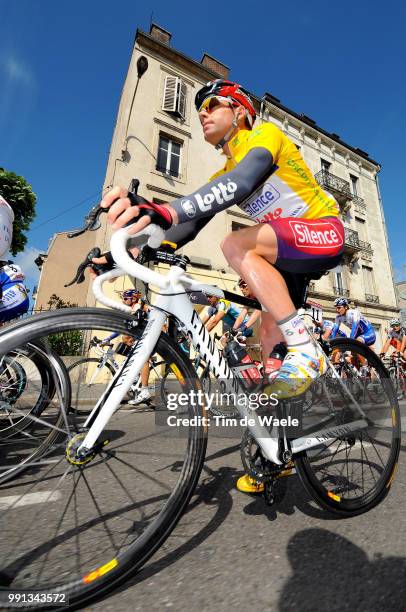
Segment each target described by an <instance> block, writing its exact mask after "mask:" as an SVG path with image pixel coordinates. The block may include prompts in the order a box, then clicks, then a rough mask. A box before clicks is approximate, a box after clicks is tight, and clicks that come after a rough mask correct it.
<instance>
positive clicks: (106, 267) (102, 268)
mask: <svg viewBox="0 0 406 612" xmlns="http://www.w3.org/2000/svg"><path fill="white" fill-rule="evenodd" d="M100 256H101V250H100V249H99V247H95V248H94V249H92V250H91V251H89V252H88V254H87V255H86V257H85V259H84V260H83V261H82V262H81V263H80V264H79V266H78V269H77V272H76V275H75V278H74V279H73V280H71V282H70V283H68V284H67V285H64V287H70V286H71V285H74V284H75V283H77V284H78V285H80V284H81V283H83V281H84V280H85V270H86V268H93V269H94V270H96V271H97V272H109V271H110V270H111V269H112V266H111V265H110V264H96V263H93V262H92V259H93V257H100Z"/></svg>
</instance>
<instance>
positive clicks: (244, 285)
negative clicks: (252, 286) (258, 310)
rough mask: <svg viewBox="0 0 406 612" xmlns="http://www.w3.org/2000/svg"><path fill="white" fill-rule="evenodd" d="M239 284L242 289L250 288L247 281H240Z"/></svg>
mask: <svg viewBox="0 0 406 612" xmlns="http://www.w3.org/2000/svg"><path fill="white" fill-rule="evenodd" d="M238 286H239V288H240V289H248V285H247V283H239V285H238Z"/></svg>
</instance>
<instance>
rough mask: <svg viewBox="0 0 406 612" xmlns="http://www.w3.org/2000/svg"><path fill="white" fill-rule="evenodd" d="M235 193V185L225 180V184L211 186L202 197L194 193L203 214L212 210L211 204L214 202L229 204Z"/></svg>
mask: <svg viewBox="0 0 406 612" xmlns="http://www.w3.org/2000/svg"><path fill="white" fill-rule="evenodd" d="M236 191H237V183H234V182H233V181H231V180H230V179H227V183H226V184H224V183H222V182H220V183H217V185H213V186H212V187H211V188H210V191H209V192H208V193H206V194H205V195H204V196H202V195H201V194H200V193H195V200H196V202H197V205H198V207H199V208H200V210H201V211H202V212H205V211H207V210H211V209H212V208H213V206H212V204H213V203H214V202H217V204H220V205H221V204H224V202H231V200H234V194H235V192H236ZM189 216H190V215H189Z"/></svg>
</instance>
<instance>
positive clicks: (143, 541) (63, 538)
mask: <svg viewBox="0 0 406 612" xmlns="http://www.w3.org/2000/svg"><path fill="white" fill-rule="evenodd" d="M128 321H131V319H130V318H129V317H128V316H126V315H125V314H122V313H119V312H114V311H111V310H104V309H96V308H87V309H84V308H72V309H63V310H58V311H54V312H50V313H44V314H40V315H37V316H36V317H35V321H23V322H21V323H17V324H15V325H14V326H13V327H12V328H9V332H8V333H7V334H5V333H3V334H2V333H0V342H1V345H2V347H4V350H6V351H8V350H11V349H12V348H13V346H16V344H17V345H18V344H20V343H21V340H22V339H24V341H25V342H27V341H33V340H36V339H38V338H40V337H42V336H43V335H48V334H51V333H62V332H64V331H69V330H72V329H82V330H84V329H91V330H94V329H97V330H103V329H104V330H105V331H109V332H111V331H116V332H118V333H121V334H122V333H127V334H130V335H131V333H133V334H134V332H131V329H129V328H128V327H127V323H128ZM157 352H159V354H162V355H164V356H165V357H166V359H165V361H166V362H167V363H169V364H174V366H175V369H176V368H178V372H179V375H180V377H179V385H180V388H181V389H184V390H187V389H188V388H190V389H193V390H194V391H195V392H196V391H198V390H199V389H200V385H199V382H198V378H197V376H196V372H195V371H194V370H193V368H192V366H191V363H190V361H189V360H188V359H186V358H185V357H184V356H183V355H182V354H181V352H180V350H179V349H178V347H177V346H176V344H174V343H173V342H172V341H171V340H170V338H168V337H167V336H166V335H165V334H163V333H162V334H161V335H160V337H159V340H158V343H157ZM194 404H197V402H194ZM119 412H120V411H119ZM132 412H136V410H135V411H132ZM155 415H156V413H154V412H151V416H152V418H155ZM189 415H190V416H192V415H193V416H198V417H199V416H200V417H201V416H203V415H204V407H203V406H197V405H193V406H192V405H190V409H189ZM118 416H119V417H120V416H121V415H120V414H119V415H118ZM122 416H123V418H127V413H125V412H124V413H123V414H122ZM128 416H129V417H130V418H132V419H134V418H135V415H133V414H131V415H130V414H129V415H128ZM137 418H138V415H137ZM146 418H148V417H145V419H146ZM114 431H116V430H114V429H113V432H114ZM131 435H132V434H131ZM144 436H145V432H144V429H142V431H141V435H140V440H141V442H142V441H143V440H144ZM132 437H133V438H135V439H136V440H135V441H137V440H138V438H137V435H134V436H133V435H132ZM172 437H173V436H172ZM146 438H148V439H147V440H146V443H144V448H145V451H146V452H144V453H141V455H140V456H139V459H140V461H139V462H138V463H136V465H135V468H136V469H135V471H134V472H132V471H131V472H130V473H129V476H130V477H131V483H132V487H134V483H133V475H134V474H137V475H138V474H140V475H141V476H143V467H144V463H142V464H141V462H142V461H143V457H146V459H145V460H144V462H146V463H145V465H147V466H148V467H149V469H152V467H153V466H154V465H155V464H156V461H157V460H158V459H159V456H158V455H154V453H153V451H152V450H151V449H153V448H154V439H153V437H151V436H150V435H149V436H148V435H147V436H146ZM117 440H118V441H120V440H121V438H120V437H118V438H117ZM130 441H132V438H130ZM157 442H159V445H158V444H157V443H156V444H157V448H158V449H159V450H160V451H161V452H163V444H162V443H161V438H159V440H158V441H157ZM169 442H170V443H171V444H172V446H171V448H173V449H174V451H176V450H177V449H178V447H179V446H180V445H181V443H182V439H181V438H179V436H178V437H176V439H174V440H173V441H172V440H170V441H169ZM169 442H168V444H169ZM145 444H146V446H145ZM206 445H207V430H206V427H205V426H204V424H202V423H201V422H198V424H196V425H193V426H192V425H191V426H190V427H189V428H188V429H187V436H186V438H185V440H184V444H183V446H184V447H185V453H184V456H183V461H182V463H181V464H180V465H179V463H178V462H176V461H175V463H173V464H172V463H171V466H170V467H171V469H169V467H168V466H166V465H164V467H165V469H166V472H165V478H163V477H162V476H161V475H160V474H161V471H160V470H158V468H156V469H155V470H154V471H153V473H152V475H153V478H151V479H150V480H148V481H147V482H149V483H150V485H151V487H152V486H153V485H155V484H156V483H158V484H160V482H161V481H160V479H162V481H163V486H164V487H166V488H165V495H164V496H154V495H153V496H152V498H151V499H150V497H148V494H149V491H146V492H145V494H146V495H147V502H148V503H150V504H151V506H152V510H151V512H152V514H151V522H150V523H149V524H147V527H146V528H145V531H143V530H142V529H143V526H144V523H145V521H146V519H145V520H144V518H142V520H141V522H140V523H139V522H135V521H134V520H131V521H127V520H126V518H125V516H126V515H125V511H126V512H131V511H134V512H137V510H138V507H139V506H141V508H140V510H141V511H142V517H144V515H145V514H148V512H147V511H148V510H149V507H148V506H147V505H146V506H145V507H144V506H143V502H142V496H143V494H144V490H143V489H142V488H139V489H138V488H136V487H135V491H134V489H133V494H132V497H131V500H132V501H131V503H129V504H128V505H126V506H125V507H124V508H123V507H121V506H119V508H120V510H119V511H115V512H113V513H110V512H109V511H108V510H107V509H106V508H105V507H106V506H109V505H110V504H112V505H113V506H114V505H115V504H117V503H119V501H120V499H119V498H120V497H121V495H124V496H125V494H126V488H125V487H124V483H125V478H126V477H127V472H126V471H124V472H123V473H122V474H121V475H120V479H117V480H116V481H114V480H113V484H116V486H115V488H114V489H111V488H110V487H109V482H108V480H106V478H107V476H108V475H111V474H112V473H114V472H113V470H112V468H111V467H110V468H107V467H106V465H107V464H108V462H109V463H110V466H111V463H112V461H113V460H114V459H115V458H116V456H117V455H119V454H120V448H121V445H120V444H119V442H117V444H116V446H114V447H113V448H112V450H111V451H103V450H100V451H99V453H98V454H96V458H95V459H93V461H90V462H89V463H88V464H85V465H83V466H80V465H78V466H75V467H74V468H72V466H69V471H68V472H66V473H65V472H64V475H63V479H62V478H61V479H59V480H58V483H59V484H60V487H61V488H63V487H65V486H66V485H67V481H68V479H69V478H71V479H72V481H74V485H75V486H74V488H73V489H72V492H71V494H70V495H67V496H66V495H64V496H63V497H62V499H61V500H60V501H59V500H58V499H56V500H55V501H54V500H53V499H52V505H51V506H50V511H49V512H48V513H47V515H46V517H43V516H42V514H41V513H37V514H36V520H35V534H34V537H33V538H28V536H25V537H22V538H20V539H19V546H20V548H21V547H22V546H26V547H28V549H29V550H28V551H24V552H21V551H20V552H15V548H13V547H12V544H13V542H12V541H11V540H12V539H13V537H17V535H15V536H13V532H14V533H15V530H13V527H12V522H13V521H18V523H19V525H21V524H24V525H26V523H24V522H22V521H21V515H20V516H17V515H18V514H19V512H22V511H23V509H24V508H26V506H22V507H21V509H20V507H17V508H15V507H14V508H13V510H12V512H7V511H3V512H2V513H0V522H1V521H2V520H3V521H5V523H6V524H4V525H3V527H1V526H0V528H2V529H3V530H4V533H6V532H7V536H6V537H8V539H9V540H10V542H9V544H8V545H7V546H8V551H7V553H6V554H4V552H3V554H1V555H0V558H2V559H3V563H6V567H4V566H3V567H2V568H0V589H2V590H3V591H6V592H7V591H9V590H13V589H15V588H24V585H25V586H26V587H28V586H30V588H36V589H37V590H40V591H41V592H45V593H52V592H55V591H56V592H58V593H63V594H66V596H67V597H69V601H70V606H72V607H75V608H77V607H81V606H83V604H84V603H85V602H88V601H90V600H91V599H94V598H100V597H101V596H103V595H105V594H106V593H107V592H109V591H110V590H112V589H114V588H116V587H117V586H118V585H119V584H122V583H123V582H125V581H126V580H127V579H128V578H129V577H130V576H132V575H133V574H135V573H136V572H137V571H138V570H139V568H140V567H141V566H142V565H143V564H144V563H145V562H146V561H147V560H148V559H149V558H150V557H151V555H153V553H154V552H155V551H156V550H157V549H158V548H159V547H160V546H161V544H162V543H163V542H164V541H165V540H166V538H167V537H168V536H169V534H170V533H171V531H172V530H173V529H174V527H175V526H176V524H177V522H178V520H179V519H180V517H181V516H182V513H183V511H184V510H185V508H186V506H187V504H188V502H189V500H190V498H191V496H192V494H193V491H194V489H195V486H196V484H197V482H198V479H199V476H200V473H201V469H202V466H203V462H204V457H205V451H206ZM122 446H123V451H122V452H123V453H124V454H123V457H128V453H129V448H130V447H129V445H128V444H123V445H122ZM125 453H127V454H125ZM137 460H138V457H137ZM164 460H166V455H165V457H164V458H163V459H162V461H164ZM173 461H174V460H173ZM124 464H125V465H127V464H128V460H127V463H126V462H124ZM92 466H93V468H94V470H95V475H94V472H92V471H91V470H92ZM125 469H127V468H125ZM100 470H104V471H103V474H104V476H105V478H104V479H103V478H100V477H99V476H100ZM46 474H47V472H46ZM169 475H171V476H170V477H169V479H168V476H169ZM49 478H50V476H49V475H48V476H47V479H48V480H49ZM172 482H174V486H173V489H172V488H171V487H170V486H169V485H170V484H171V483H172ZM40 484H41V483H40ZM80 484H81V485H82V488H83V490H84V491H86V486H91V485H93V488H96V490H97V494H98V496H97V497H95V498H93V497H92V498H91V499H92V500H93V504H94V505H93V506H92V505H90V509H89V507H88V506H85V507H84V508H83V513H81V512H80V505H79V502H80V501H81V496H80V492H79V491H78V490H77V489H78V487H79V485H80ZM76 485H78V487H76ZM23 486H25V485H24V483H20V489H22V488H23ZM30 486H31V489H30V491H32V483H31V484H30ZM41 486H42V485H41ZM168 488H169V491H168ZM0 490H1V488H0ZM55 490H56V491H57V489H54V491H55ZM110 491H113V492H114V495H110V494H109V493H110ZM123 491H124V492H123ZM20 492H21V491H20ZM161 497H162V499H161ZM89 498H90V495H89ZM139 500H141V501H139ZM69 503H70V504H72V505H73V508H72V512H70V513H69V512H68V510H67V508H68V507H69V506H68V504H69ZM57 505H58V508H59V507H60V508H61V512H62V511H63V512H62V514H61V516H59V513H58V512H56V509H55V508H56V506H57ZM155 505H157V506H158V509H157V510H156V512H155V510H154V509H155ZM95 508H96V510H95V511H96V517H94V516H92V517H90V518H89V516H88V515H87V513H88V512H91V510H92V509H93V510H94V509H95ZM51 509H52V512H51ZM98 513H99V514H98ZM53 517H55V519H54V520H55V521H56V523H57V530H56V531H55V532H54V531H53V530H52V528H51V527H49V528H50V530H51V534H53V537H51V539H50V540H49V539H46V540H45V541H44V542H42V541H41V540H40V539H39V538H40V529H42V527H43V526H45V527H46V528H47V529H48V525H49V521H51V520H52V518H53ZM147 518H148V517H147ZM63 520H65V521H67V526H66V527H65V525H64V524H62V521H63ZM109 521H111V522H112V523H113V524H114V530H113V534H114V538H117V537H118V536H119V535H121V534H122V536H123V538H124V542H125V543H126V546H124V545H121V544H120V545H119V547H118V550H117V551H115V553H114V555H113V556H111V551H110V554H109V552H108V551H107V552H106V549H105V547H104V545H105V541H104V540H103V541H102V535H103V527H104V526H105V525H106V523H109ZM72 522H73V524H72ZM76 523H78V524H77V525H76ZM6 527H7V529H6ZM92 530H93V532H92ZM139 530H140V535H138V531H139ZM95 531H96V533H97V537H96V538H95V537H94V533H95ZM88 532H90V535H89V533H88ZM107 532H108V533H107V535H106V538H107V542H108V543H109V544H110V545H112V543H111V540H110V539H109V538H110V533H111V532H109V531H108V530H107ZM133 534H134V536H133ZM132 536H133V537H135V538H136V539H135V541H133V542H130V543H129V544H127V540H129V539H131V537H132ZM46 537H47V536H46ZM81 538H82V539H84V541H85V544H87V546H84V547H83V548H80V546H79V542H81V541H82V540H81ZM87 538H88V540H87ZM71 541H72V542H73V543H74V545H76V547H79V550H78V549H77V548H76V555H75V554H74V553H73V552H72V550H71V549H69V546H70V542H71ZM64 544H65V547H66V548H67V549H68V550H67V551H66V552H64V551H65V547H64ZM1 546H2V547H3V551H4V548H6V544H5V540H4V538H3V542H2V544H1ZM58 548H59V549H60V548H62V549H64V551H61V550H59V551H58ZM67 553H69V554H67ZM58 554H59V557H58ZM72 554H73V557H74V558H72V557H71V555H72ZM99 554H100V555H102V558H104V560H105V561H104V563H102V564H100V562H99V561H98V555H99ZM15 555H17V559H16V558H14V557H15ZM37 556H38V557H40V559H38V558H37ZM53 556H56V558H57V559H58V563H55V562H53V560H52V557H53ZM83 557H86V559H83ZM21 559H23V563H24V571H21V574H20V571H19V570H21V569H22V566H21V567H20V564H21V563H22V561H21ZM89 559H90V561H89ZM41 561H44V563H45V562H46V563H47V565H46V568H45V567H44V566H43V565H41ZM82 562H89V565H88V566H87V568H86V572H83V573H79V570H78V569H77V568H78V566H79V565H80V564H81V563H82ZM67 564H69V568H73V569H69V571H68V569H67ZM27 565H29V567H27ZM10 568H11V569H10ZM34 570H35V571H36V572H37V573H38V575H39V578H40V582H41V584H40V583H37V582H36V575H34ZM74 571H75V574H73V572H74ZM10 574H12V575H10ZM49 574H50V575H51V578H50V577H49ZM77 574H78V575H77ZM55 576H56V577H55ZM17 583H18V584H17ZM27 583H28V584H27ZM3 596H4V595H3ZM49 607H52V606H49Z"/></svg>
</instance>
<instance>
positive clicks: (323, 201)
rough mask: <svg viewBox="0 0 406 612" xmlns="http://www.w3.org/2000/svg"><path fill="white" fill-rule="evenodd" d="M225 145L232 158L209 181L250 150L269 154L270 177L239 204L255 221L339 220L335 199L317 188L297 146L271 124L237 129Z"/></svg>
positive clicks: (230, 167)
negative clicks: (290, 219) (323, 218)
mask: <svg viewBox="0 0 406 612" xmlns="http://www.w3.org/2000/svg"><path fill="white" fill-rule="evenodd" d="M228 145H229V148H230V152H231V157H230V158H228V159H227V162H226V164H225V166H224V168H222V169H221V170H220V171H219V172H216V173H215V174H214V175H213V176H212V177H211V178H210V180H212V179H214V178H217V177H218V176H221V175H222V174H224V173H226V172H230V171H231V170H233V169H234V168H235V167H236V165H237V164H238V163H239V162H240V161H241V160H242V159H243V158H244V157H245V156H246V155H247V153H248V152H249V151H250V150H251V149H254V148H257V147H263V148H265V149H267V150H268V151H269V152H270V153H271V154H272V158H273V162H274V166H273V168H272V172H271V174H270V175H269V176H268V177H267V178H265V180H264V182H263V183H262V184H261V185H260V186H259V187H258V188H257V189H256V190H255V191H254V192H253V193H252V194H250V195H249V196H248V197H247V198H246V199H245V200H244V201H243V202H241V203H239V204H238V206H239V207H240V208H241V209H242V210H243V211H244V212H245V213H246V214H248V215H249V216H250V217H252V218H253V219H255V221H257V222H265V221H272V220H274V219H277V218H279V217H300V218H302V219H319V218H320V217H338V215H339V212H340V210H339V207H338V204H337V202H336V200H335V199H334V198H333V196H332V195H331V194H329V193H328V192H326V191H324V190H323V189H322V188H321V187H320V185H318V183H317V181H316V179H315V178H314V176H313V174H312V172H311V171H310V170H309V168H308V167H307V165H306V163H305V161H304V160H303V158H302V156H301V154H300V152H299V151H298V149H297V148H296V146H295V145H294V144H293V142H292V141H291V140H290V139H289V138H288V137H287V136H285V134H284V133H283V132H282V131H281V130H280V129H279V128H278V127H277V126H276V125H274V124H273V123H263V124H262V125H260V126H258V127H255V128H254V129H253V130H252V131H250V130H240V131H239V132H238V133H237V135H236V136H234V137H233V138H232V139H231V140H230V142H229V143H228Z"/></svg>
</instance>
